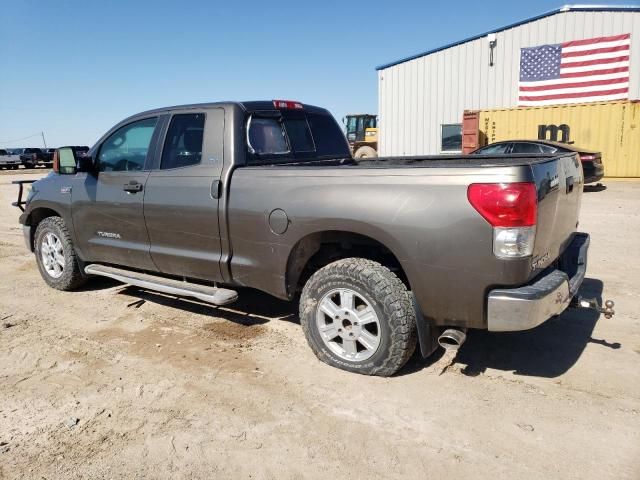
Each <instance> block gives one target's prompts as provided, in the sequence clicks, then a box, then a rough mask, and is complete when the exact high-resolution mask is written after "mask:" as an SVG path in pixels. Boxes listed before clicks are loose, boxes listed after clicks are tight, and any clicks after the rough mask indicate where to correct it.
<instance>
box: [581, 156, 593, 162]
mask: <svg viewBox="0 0 640 480" xmlns="http://www.w3.org/2000/svg"><path fill="white" fill-rule="evenodd" d="M595 159H596V156H595V155H580V161H581V162H590V161H593V160H595Z"/></svg>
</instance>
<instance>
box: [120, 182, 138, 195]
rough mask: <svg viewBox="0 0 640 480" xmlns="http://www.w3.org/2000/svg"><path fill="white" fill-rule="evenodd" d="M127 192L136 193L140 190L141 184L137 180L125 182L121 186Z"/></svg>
mask: <svg viewBox="0 0 640 480" xmlns="http://www.w3.org/2000/svg"><path fill="white" fill-rule="evenodd" d="M122 189H123V190H124V191H125V192H127V193H136V192H141V191H142V184H141V183H138V182H129V183H125V184H124V187H123V188H122Z"/></svg>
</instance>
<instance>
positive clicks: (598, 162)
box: [471, 140, 604, 183]
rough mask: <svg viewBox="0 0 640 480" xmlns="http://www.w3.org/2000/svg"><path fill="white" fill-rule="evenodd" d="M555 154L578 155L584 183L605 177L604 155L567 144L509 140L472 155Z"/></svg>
mask: <svg viewBox="0 0 640 480" xmlns="http://www.w3.org/2000/svg"><path fill="white" fill-rule="evenodd" d="M518 153H522V154H547V155H549V154H555V153H577V154H578V155H579V156H580V161H581V162H582V170H583V171H584V183H595V182H599V181H600V180H602V177H604V165H603V164H602V154H601V153H600V152H596V151H593V150H587V149H584V148H579V147H576V146H575V145H569V144H567V143H561V142H553V141H551V140H507V141H503V142H496V143H492V144H491V145H487V146H485V147H480V148H479V149H477V150H475V151H473V152H471V155H499V154H505V155H508V154H518Z"/></svg>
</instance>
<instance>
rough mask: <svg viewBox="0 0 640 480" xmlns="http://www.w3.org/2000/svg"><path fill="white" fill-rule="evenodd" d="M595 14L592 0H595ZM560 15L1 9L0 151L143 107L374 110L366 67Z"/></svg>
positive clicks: (88, 5) (515, 8) (531, 10)
mask: <svg viewBox="0 0 640 480" xmlns="http://www.w3.org/2000/svg"><path fill="white" fill-rule="evenodd" d="M594 3H595V2H594ZM559 6H561V3H560V2H557V1H548V0H537V1H535V2H532V1H527V2H524V1H513V0H511V1H502V0H501V1H494V2H491V1H487V2H477V1H462V0H459V1H456V2H430V1H426V0H422V1H399V0H397V1H388V0H387V1H373V0H367V1H352V2H347V1H332V0H324V1H320V2H317V1H314V2H306V1H303V0H298V1H276V0H271V1H264V0H263V1H253V0H246V1H237V0H236V1H224V2H218V1H190V0H181V1H172V2H168V1H162V0H155V1H134V0H130V1H120V0H113V1H91V0H82V1H77V0H57V1H46V0H40V1H35V0H14V1H11V0H0V12H1V14H0V15H1V18H2V27H1V29H0V61H1V64H2V74H1V75H0V147H19V146H42V145H41V143H42V141H41V139H40V137H33V138H31V139H27V140H16V141H12V142H9V143H7V142H8V141H11V140H15V139H20V138H21V137H26V136H27V135H31V134H35V133H38V132H40V131H44V133H45V136H46V139H47V143H48V145H49V146H59V145H63V144H88V145H92V144H93V143H94V142H95V141H96V140H97V139H98V137H100V136H101V135H102V134H103V133H104V132H105V131H106V130H107V129H108V128H110V127H111V126H112V125H113V124H115V123H116V122H118V121H119V120H121V119H123V118H124V117H126V116H128V115H131V114H134V113H137V112H140V111H142V110H147V109H150V108H155V107H162V106H167V105H176V104H183V103H194V102H207V101H218V100H252V99H273V98H286V99H295V100H300V101H303V102H306V103H312V104H316V105H320V106H324V107H326V108H328V109H329V110H330V111H331V112H332V113H333V114H334V115H335V116H336V118H338V119H341V118H342V116H343V115H344V114H346V113H347V112H374V113H375V112H376V111H377V75H376V71H375V67H376V66H377V65H380V64H384V63H387V62H389V61H393V60H397V59H399V58H403V57H405V56H408V55H411V54H414V53H418V52H421V51H424V50H428V49H430V48H434V47H438V46H441V45H443V44H446V43H450V42H453V41H457V40H460V39H463V38H466V37H468V36H471V35H474V34H476V33H482V32H484V31H487V30H491V29H493V28H497V27H500V26H503V25H506V24H509V23H512V22H515V21H518V20H521V19H524V18H526V17H529V16H533V15H537V14H539V13H542V12H545V11H547V10H551V9H554V8H557V7H559Z"/></svg>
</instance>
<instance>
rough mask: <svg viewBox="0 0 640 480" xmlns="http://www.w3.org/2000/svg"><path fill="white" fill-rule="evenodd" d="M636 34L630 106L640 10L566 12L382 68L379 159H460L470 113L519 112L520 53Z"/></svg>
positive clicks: (639, 51)
mask: <svg viewBox="0 0 640 480" xmlns="http://www.w3.org/2000/svg"><path fill="white" fill-rule="evenodd" d="M620 34H630V42H631V44H630V59H629V93H628V98H629V99H630V100H639V99H640V6H566V7H562V8H559V9H557V10H553V11H551V12H548V13H545V14H542V15H539V16H537V17H534V18H530V19H527V20H523V21H521V22H518V23H515V24H513V25H508V26H506V27H502V28H499V29H496V30H493V31H491V32H487V33H483V34H481V35H477V36H475V37H471V38H469V39H466V40H462V41H460V42H456V43H453V44H450V45H446V46H443V47H440V48H437V49H434V50H431V51H428V52H424V53H420V54H418V55H414V56H411V57H408V58H405V59H402V60H398V61H396V62H392V63H389V64H386V65H381V66H379V67H377V70H378V115H379V120H380V121H379V128H380V139H379V154H380V155H381V156H388V155H431V154H439V153H457V152H460V150H461V147H462V139H461V136H462V116H463V112H464V111H465V110H489V109H508V108H516V107H517V106H518V98H519V97H518V95H519V93H518V82H519V78H520V49H521V48H527V47H536V46H540V45H546V44H559V43H562V42H569V41H574V40H580V39H586V38H592V37H604V36H613V35H620Z"/></svg>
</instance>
